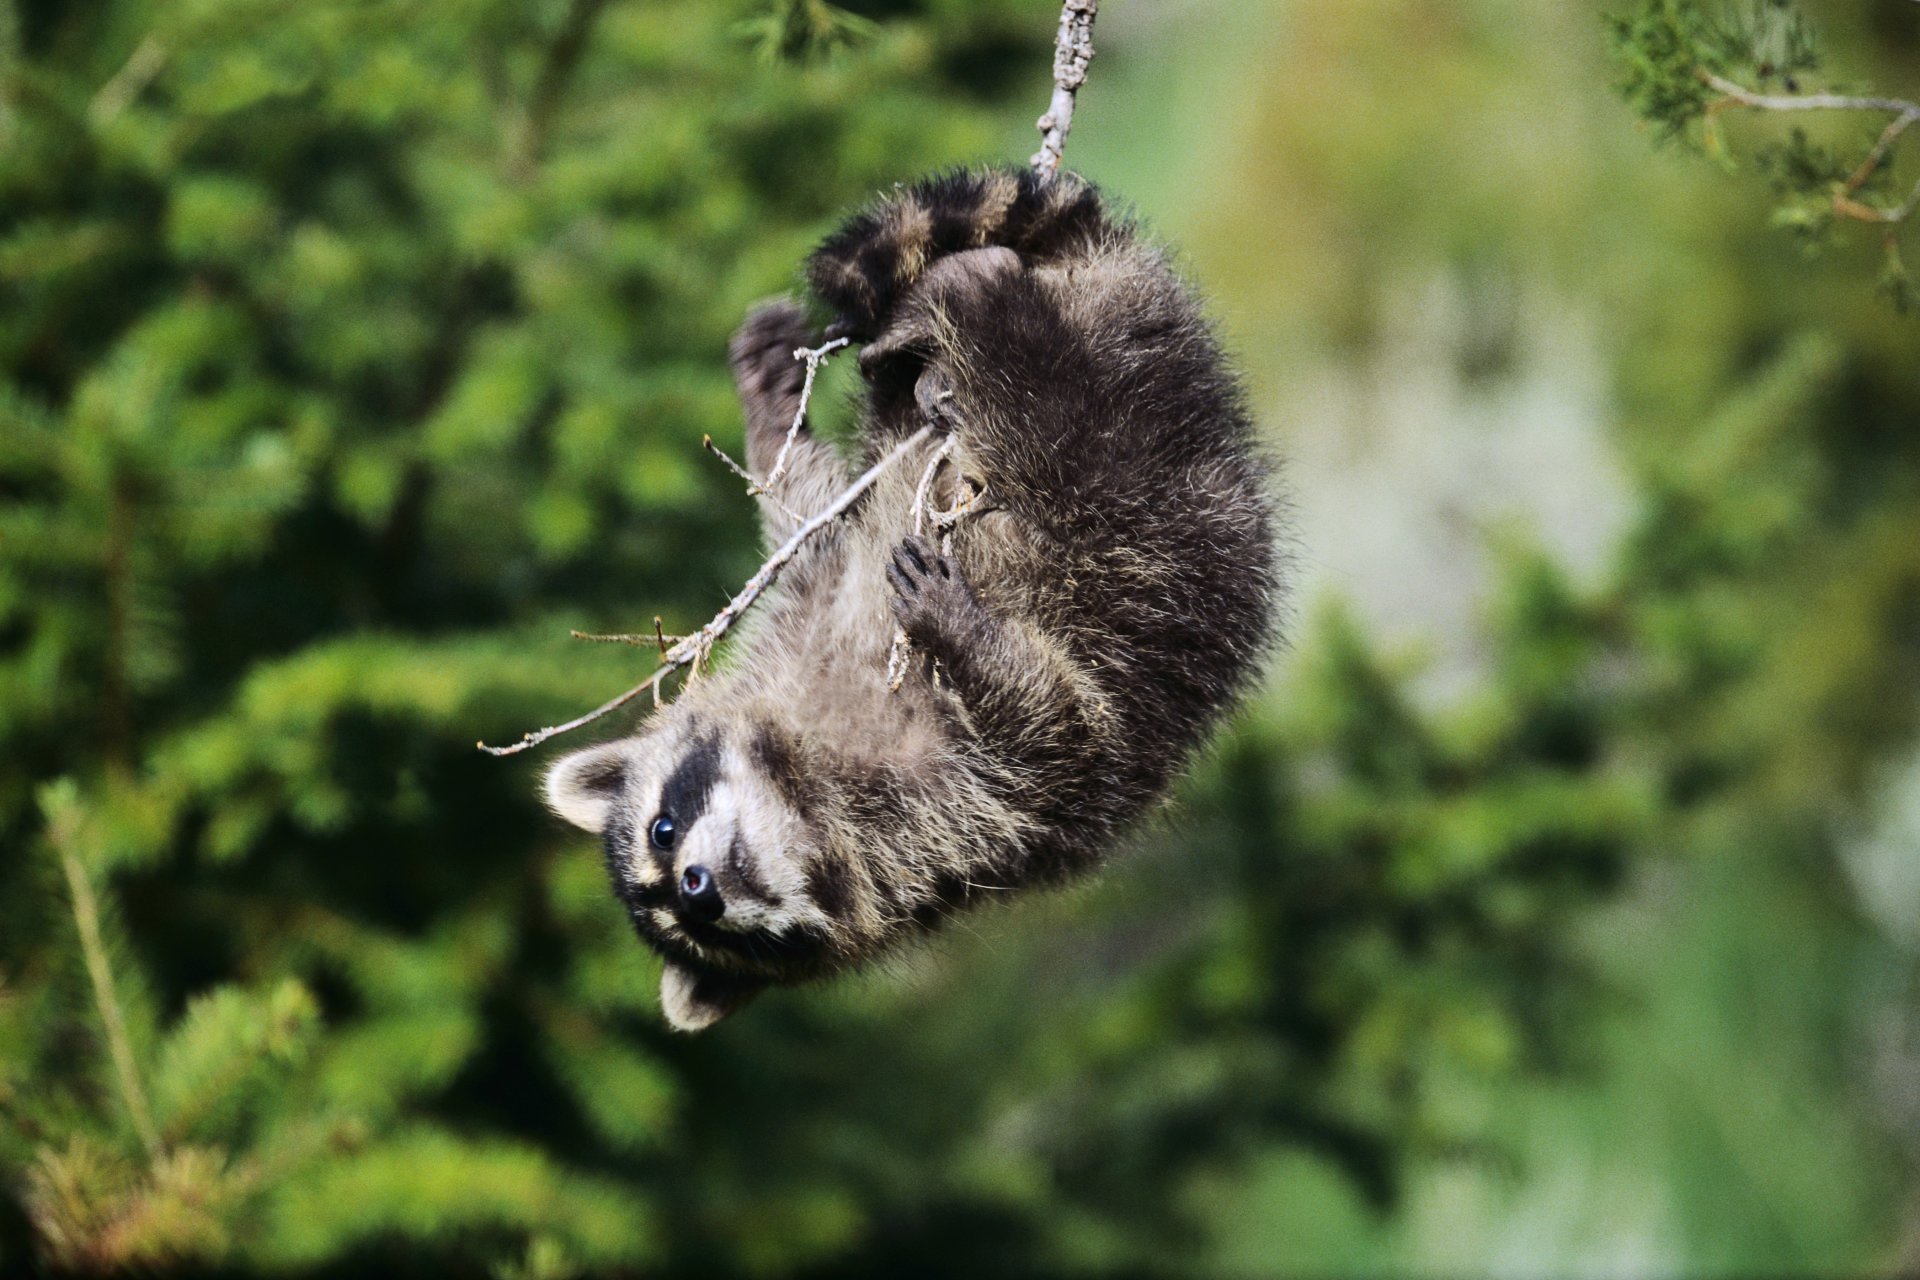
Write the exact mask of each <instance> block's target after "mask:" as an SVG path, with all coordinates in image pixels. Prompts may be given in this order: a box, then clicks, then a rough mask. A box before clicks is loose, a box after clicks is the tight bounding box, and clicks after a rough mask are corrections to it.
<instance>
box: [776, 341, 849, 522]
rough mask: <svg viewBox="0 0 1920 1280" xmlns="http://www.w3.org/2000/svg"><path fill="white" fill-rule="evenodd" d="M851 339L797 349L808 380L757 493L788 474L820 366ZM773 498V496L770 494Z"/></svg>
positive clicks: (794, 350) (794, 353)
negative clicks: (791, 421)
mask: <svg viewBox="0 0 1920 1280" xmlns="http://www.w3.org/2000/svg"><path fill="white" fill-rule="evenodd" d="M851 341H852V339H850V338H835V339H834V340H833V341H832V342H826V343H822V344H821V345H819V346H817V347H795V348H794V349H793V358H794V359H795V360H805V361H806V362H807V380H806V381H805V382H803V383H801V384H800V407H799V408H798V409H795V410H794V411H793V425H791V426H789V427H788V428H787V438H786V439H785V440H782V441H781V442H780V452H779V453H777V454H775V455H774V458H773V466H772V467H771V468H769V469H768V471H767V478H766V479H765V480H762V481H761V482H760V487H759V488H758V490H757V491H756V492H758V493H762V494H765V493H767V491H768V490H769V489H771V488H773V486H774V485H776V484H779V483H780V481H781V479H782V477H784V476H785V475H786V474H787V457H788V455H789V454H791V453H792V452H793V442H794V441H795V440H796V439H798V438H799V436H800V426H801V424H802V423H804V422H805V421H806V420H807V402H808V401H810V400H812V399H813V380H814V379H815V378H816V377H818V376H819V374H820V366H821V365H822V364H824V363H826V359H827V357H828V356H830V355H832V354H833V353H834V352H836V351H838V350H839V349H840V348H841V347H844V346H846V345H847V343H849V342H851ZM768 496H769V497H771V496H772V495H771V494H768Z"/></svg>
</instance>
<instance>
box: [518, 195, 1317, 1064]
mask: <svg viewBox="0 0 1920 1280" xmlns="http://www.w3.org/2000/svg"><path fill="white" fill-rule="evenodd" d="M807 277H808V279H809V281H810V283H811V285H812V288H813V290H814V292H815V293H816V294H817V295H818V296H819V298H820V299H821V300H822V301H824V303H825V304H826V306H827V307H828V308H829V309H830V312H831V313H832V314H835V315H836V316H837V319H836V320H835V321H834V323H833V324H832V326H830V328H829V330H828V332H830V333H840V334H845V335H847V336H849V337H851V338H853V339H855V340H856V341H859V342H860V343H862V344H863V347H862V350H861V352H860V357H859V363H860V367H861V371H862V373H863V375H864V378H865V382H866V389H865V394H864V405H863V414H862V426H861V431H860V436H859V447H860V450H861V451H862V453H863V459H862V461H863V462H864V463H865V464H871V463H872V462H873V461H874V460H876V459H877V458H879V457H881V456H882V455H884V454H885V453H886V452H887V451H888V450H890V449H892V448H893V447H895V446H896V445H898V444H899V442H900V441H901V440H903V439H905V438H907V437H909V436H911V435H912V434H913V433H914V432H915V431H916V430H918V429H919V428H920V427H921V426H923V425H926V424H928V423H932V424H933V425H934V426H935V427H937V429H938V433H939V435H940V436H943V437H945V438H946V439H947V440H949V441H950V442H951V443H950V445H949V449H950V452H949V453H948V455H947V457H946V458H945V459H944V461H938V462H937V463H936V465H935V466H933V467H932V468H931V469H930V468H929V465H928V464H929V463H930V462H933V461H935V460H934V459H933V451H934V450H935V448H936V443H935V442H934V440H933V439H931V438H930V439H929V440H928V441H927V442H925V443H924V444H923V446H921V447H920V448H919V449H918V451H917V453H916V454H912V455H909V457H908V458H907V459H905V460H903V461H902V463H901V464H899V465H896V466H893V467H892V468H890V469H889V470H887V471H886V472H885V473H884V474H883V475H882V477H881V478H880V479H879V480H878V481H877V482H876V483H875V485H874V486H873V487H872V488H871V489H870V490H868V491H867V493H866V494H865V495H864V497H863V498H862V500H861V502H860V504H859V505H858V506H856V507H855V508H853V509H852V510H851V511H850V512H849V513H848V514H847V515H846V516H845V517H844V518H842V519H841V520H839V521H837V522H835V523H834V524H833V525H831V526H829V527H828V528H826V529H825V530H823V531H821V532H820V533H819V534H818V535H816V536H815V537H814V538H812V539H811V540H810V541H809V542H808V543H806V544H805V546H804V549H803V550H802V552H801V553H800V555H799V556H798V557H797V558H796V559H794V560H793V561H792V562H791V563H790V564H789V565H788V567H787V569H786V571H785V573H784V575H783V577H782V578H781V580H780V581H779V583H778V585H777V587H776V589H775V591H774V592H772V593H770V594H769V596H768V597H766V598H765V599H764V600H763V601H762V603H761V606H760V607H759V609H758V610H757V611H756V612H755V613H754V614H753V615H751V616H750V617H749V618H748V619H747V620H746V621H745V622H744V623H743V624H742V628H741V634H740V636H739V638H738V639H736V640H735V642H734V652H733V655H732V656H733V659H734V660H733V661H732V662H731V663H729V664H728V665H727V666H726V667H725V668H723V669H722V670H720V671H718V672H716V673H714V674H712V675H709V676H707V677H704V678H702V679H701V680H699V681H697V682H694V683H692V684H690V685H689V686H688V687H687V688H686V689H685V690H684V691H683V692H682V693H681V694H680V696H679V697H678V698H677V699H675V700H674V701H673V702H672V703H670V704H669V705H668V706H667V707H665V708H664V709H663V710H660V711H657V712H655V713H654V714H653V715H652V717H651V718H650V719H649V720H648V721H647V722H646V723H645V724H644V726H643V727H642V728H641V730H640V732H638V733H636V734H635V735H633V736H631V737H627V738H622V739H619V740H617V741H613V742H608V743H605V744H603V745H600V746H596V747H591V748H588V749H586V750H583V751H580V752H578V753H576V754H573V755H570V756H568V757H566V758H565V759H562V760H561V761H559V762H558V763H557V764H556V765H555V766H554V767H553V768H552V769H551V771H550V772H549V774H548V775H547V779H546V795H547V799H548V802H549V804H550V805H551V806H552V808H553V809H554V810H555V811H556V812H557V813H558V814H559V815H560V816H562V817H563V818H565V819H567V820H569V821H571V822H573V823H575V824H577V825H578V826H580V827H582V828H584V829H585V830H587V831H591V832H595V833H598V834H599V835H600V836H601V837H602V839H603V841H604V845H605V851H606V864H607V871H608V874H609V876H610V877H611V880H612V884H613V892H614V895H615V896H616V897H617V898H618V899H619V900H620V902H621V903H623V904H624V906H625V908H626V910H627V912H628V914H629V915H630V917H631V918H632V921H633V925H634V927H635V929H636V930H637V931H638V932H639V934H640V936H641V938H643V939H644V940H645V941H646V942H647V943H648V944H650V945H651V946H652V947H653V948H654V949H655V950H657V951H658V952H659V953H660V954H661V956H662V957H663V958H664V960H665V970H664V976H663V978H662V983H661V1001H662V1006H663V1008H664V1010H665V1013H666V1016H667V1019H668V1021H669V1022H670V1024H671V1025H672V1026H674V1027H675V1028H677V1029H680V1030H683V1031H694V1030H699V1029H701V1028H704V1027H706V1026H708V1025H710V1024H712V1023H713V1022H715V1021H717V1020H719V1019H720V1018H722V1017H724V1016H726V1015H727V1014H728V1013H730V1012H732V1011H733V1010H735V1009H737V1008H738V1007H739V1006H740V1005H741V1004H743V1003H744V1002H745V1001H747V1000H748V999H750V998H752V997H753V996H754V995H755V994H756V993H757V992H759V991H760V990H762V989H763V988H764V987H766V986H767V985H768V984H770V983H791V982H800V981H805V980H809V979H814V978H819V977H823V976H826V975H829V974H832V973H835V972H838V971H842V970H844V969H847V968H848V967H850V966H854V965H857V964H859V963H860V962H862V961H865V960H867V959H869V958H871V957H873V956H874V955H876V954H877V953H879V952H881V951H883V950H885V949H886V948H888V947H889V946H891V945H893V944H896V943H898V942H900V941H902V940H903V939H906V938H909V937H912V936H916V935H920V934H923V933H926V932H928V931H930V930H933V929H934V928H936V927H937V926H938V925H939V924H940V923H941V921H943V920H944V919H946V918H947V917H949V916H950V915H952V914H953V913H955V912H957V911H960V910H962V909H964V908H967V907H969V906H971V905H973V904H975V903H977V902H980V901H982V900H984V899H996V900H997V899H1001V898H1004V897H1006V896H1007V891H1009V890H1019V889H1025V888H1028V887H1031V886H1036V885H1045V884H1053V883H1058V882H1061V881H1064V880H1067V879H1069V878H1071V877H1073V876H1076V875H1078V874H1080V873H1082V872H1084V871H1086V870H1087V869H1088V868H1090V867H1092V866H1093V865H1095V864H1096V863H1097V862H1098V861H1099V860H1100V858H1101V855H1102V853H1103V852H1104V851H1105V850H1107V849H1108V848H1109V847H1110V846H1111V845H1112V844H1113V843H1114V842H1115V839H1116V837H1117V836H1118V835H1119V834H1120V833H1121V831H1122V829H1123V828H1124V827H1125V826H1126V825H1127V824H1128V823H1129V822H1130V821H1131V820H1133V819H1135V818H1137V817H1138V816H1139V815H1141V813H1142V812H1143V811H1144V810H1146V809H1147V808H1148V807H1149V806H1150V805H1152V804H1153V803H1154V801H1155V800H1156V799H1158V798H1159V797H1161V796H1162V795H1163V793H1164V792H1165V790H1166V788H1167V786H1168V784H1169V782H1170V780H1171V779H1172V778H1173V777H1174V775H1175V774H1176V772H1177V771H1178V770H1179V769H1180V768H1181V767H1182V764H1183V762H1184V761H1185V759H1186V758H1187V756H1188V755H1189V754H1190V753H1191V752H1192V750H1193V749H1194V748H1195V747H1196V745H1197V744H1199V743H1200V741H1201V740H1202V738H1203V737H1204V736H1205V734H1206V733H1207V731H1208V730H1209V728H1210V727H1211V726H1213V725H1214V723H1215V722H1216V721H1217V720H1218V719H1219V717H1220V715H1221V713H1222V711H1223V710H1224V709H1225V708H1226V707H1227V706H1228V705H1229V704H1230V703H1231V701H1232V700H1233V698H1234V696H1235V695H1236V694H1237V693H1238V692H1239V691H1240V690H1242V689H1243V688H1244V687H1245V686H1246V684H1247V683H1248V681H1249V679H1250V678H1251V677H1252V676H1253V675H1254V674H1255V673H1256V671H1257V669H1258V666H1259V663H1260V659H1261V655H1262V654H1263V652H1264V651H1265V650H1266V649H1267V648H1268V647H1269V645H1270V642H1271V640H1272V639H1273V633H1274V620H1275V617H1276V601H1277V599H1278V596H1279V593H1280V588H1281V581H1280V578H1281V573H1280V563H1279V559H1278V557H1277V555H1276V547H1277V542H1276V537H1275V511H1274V504H1273V502H1272V500H1271V498H1270V491H1269V482H1270V474H1269V468H1268V466H1267V464H1266V462H1265V461H1264V459H1263V456H1262V455H1261V453H1260V451H1259V450H1258V449H1257V448H1256V446H1255V444H1254V441H1253V436H1252V430H1251V427H1250V425H1249V421H1248V417H1247V413H1246V411H1245V409H1244V407H1243V403H1242V396H1241V392H1240V390H1239V387H1238V385H1237V383H1236V381H1235V378H1234V376H1233V374H1232V373H1231V372H1230V370H1229V368H1228V365H1227V362H1226V361H1225V359H1223V357H1222V354H1221V351H1220V348H1219V345H1218V343H1217V342H1216V341H1215V339H1214V337H1213V335H1212V333H1211V331H1210V330H1209V328H1208V326H1207V324H1206V322H1205V321H1204V320H1203V318H1202V316H1201V314H1200V311H1199V308H1198V306H1197V305H1196V303H1195V300H1194V298H1193V296H1192V295H1191V294H1190V293H1189V292H1188V290H1187V289H1186V288H1185V287H1184V286H1183V285H1182V284H1181V282H1180V281H1179V280H1178V279H1177V278H1176V277H1175V275H1174V273H1173V272H1172V271H1171V270H1170V269H1169V267H1168V265H1167V263H1166V262H1165V260H1164V258H1163V256H1162V254H1161V253H1160V252H1159V251H1158V250H1156V249H1155V248H1154V247H1153V246H1152V245H1151V244H1150V243H1149V242H1148V241H1147V240H1146V239H1144V238H1143V236H1142V235H1141V233H1140V232H1139V231H1138V230H1137V229H1136V228H1135V227H1134V226H1133V225H1132V224H1131V223H1130V222H1129V221H1128V220H1127V219H1126V218H1124V217H1122V216H1120V215H1118V214H1116V213H1114V212H1113V211H1111V210H1110V209H1109V208H1108V207H1107V205H1106V204H1105V203H1104V202H1103V200H1102V198H1101V196H1100V194H1099V193H1098V192H1097V191H1096V189H1095V188H1094V187H1093V186H1091V185H1090V184H1088V183H1086V182H1085V181H1083V180H1081V179H1080V178H1078V177H1077V176H1075V175H1073V174H1070V173H1065V172H1063V173H1060V174H1058V175H1056V176H1055V177H1053V178H1052V179H1050V180H1043V179H1040V178H1038V177H1036V176H1035V175H1034V174H1032V173H1031V172H1028V171H1024V170H988V171H984V172H963V173H956V174H949V175H946V176H941V177H937V178H933V179H929V180H926V181H922V182H920V183H918V184H916V185H913V186H910V187H906V188H903V189H902V188H897V189H896V190H895V192H894V193H893V194H892V195H891V196H889V197H886V198H884V199H883V200H881V201H880V202H879V203H878V204H877V205H876V206H875V207H873V208H872V209H870V210H868V211H867V212H864V213H861V214H859V215H858V216H856V217H854V218H852V219H851V220H850V221H848V222H847V223H846V224H845V225H844V226H843V227H841V229H840V230H839V231H837V232H836V233H835V234H833V235H832V236H830V237H829V238H828V239H827V240H826V241H825V242H824V243H823V244H821V245H820V247H819V248H818V249H817V250H816V251H815V252H814V253H813V255H812V257H811V258H810V259H809V262H808V265H807ZM819 340H820V335H819V333H818V332H817V331H815V330H813V329H811V328H810V327H809V324H808V321H807V319H806V317H805V314H804V313H803V312H802V311H801V310H800V309H799V308H798V307H796V306H794V305H792V304H791V303H785V302H783V303H778V304H775V305H772V306H768V307H764V308H762V309H760V310H758V311H756V312H755V313H753V314H752V315H751V316H750V317H749V318H748V319H747V320H746V322H745V324H744V325H743V326H742V327H741V329H740V330H739V332H738V333H737V334H736V335H735V336H734V338H733V341H732V344H731V348H730V352H729V355H730V362H731V366H732V369H733V374H734V379H735V382H736V385H737V387H738V390H739V393H740V397H741V400H742V402H743V404H744V406H745V410H746V443H747V460H748V466H749V468H750V469H751V470H752V471H754V472H755V474H759V475H765V474H767V470H768V468H769V467H770V466H771V464H772V462H773V459H774V458H775V456H776V455H777V454H778V452H779V450H780V448H781V445H782V442H783V440H784V439H785V437H786V434H787V429H788V427H789V425H790V424H791V422H792V420H793V418H794V415H795V413H796V412H797V410H798V407H799V395H800V389H801V380H802V371H801V369H800V367H799V365H798V363H797V362H796V361H795V360H794V358H793V352H794V349H795V348H796V347H800V346H809V345H812V344H813V343H815V342H817V341H819ZM853 474H855V472H854V470H853V469H852V467H850V465H849V463H848V461H847V460H845V459H843V458H842V456H841V455H840V454H839V453H838V452H836V451H835V450H834V449H833V448H831V447H830V446H829V445H828V444H827V443H825V442H824V441H822V440H819V439H816V438H815V437H814V436H813V435H812V434H811V433H810V431H808V430H805V429H803V430H802V431H801V432H800V434H799V435H798V436H797V437H796V438H795V439H794V441H793V444H792V446H791V447H790V450H789V456H788V467H787V471H786V472H785V475H784V477H783V481H782V483H781V484H780V485H779V486H778V493H777V495H776V496H777V498H778V501H777V502H775V501H770V500H768V499H767V498H765V497H763V498H761V499H760V502H761V517H762V519H763V521H764V524H765V529H766V533H767V536H768V537H769V538H770V539H771V540H772V541H773V542H774V543H776V544H777V543H779V542H782V541H784V540H785V539H786V538H788V537H789V536H790V535H791V534H792V533H793V532H794V530H795V529H796V527H797V525H796V522H795V516H796V515H798V516H802V517H804V516H806V515H807V514H809V513H811V512H814V511H818V510H820V509H822V508H824V507H825V506H826V505H827V503H828V502H829V501H830V500H831V499H832V498H834V497H835V496H836V495H838V494H839V493H841V492H842V491H843V490H844V489H845V488H846V486H847V485H848V484H849V482H850V481H851V478H852V476H853ZM929 475H931V476H932V480H931V482H930V484H929V486H928V487H930V489H931V493H930V494H929V495H927V496H926V497H925V499H924V501H923V504H922V505H923V507H928V508H936V509H944V508H951V507H954V506H955V505H956V504H958V503H960V502H962V501H964V500H966V499H968V498H970V497H972V496H974V495H978V509H977V510H975V511H973V512H971V513H970V514H969V516H968V517H967V518H965V519H963V520H959V521H956V522H954V523H953V524H952V526H951V528H950V529H949V530H948V531H947V537H948V538H949V539H950V546H949V547H947V548H946V549H945V553H944V554H943V548H942V546H941V545H939V543H938V542H937V541H936V539H935V537H934V536H932V534H931V530H929V532H928V533H927V534H923V535H920V536H914V535H912V533H911V529H912V528H913V525H914V519H913V513H914V510H915V508H916V496H917V491H919V490H920V489H921V486H922V483H923V481H924V480H925V478H926V477H927V476H929ZM896 628H898V629H900V630H903V631H904V633H905V635H906V636H907V637H908V639H909V641H910V645H909V647H908V648H907V650H906V652H907V653H908V654H909V655H910V659H911V661H910V663H909V669H908V671H907V673H906V677H905V679H904V681H902V682H899V684H898V687H897V688H890V681H889V678H888V665H889V655H890V653H891V652H892V651H893V643H894V635H895V631H896Z"/></svg>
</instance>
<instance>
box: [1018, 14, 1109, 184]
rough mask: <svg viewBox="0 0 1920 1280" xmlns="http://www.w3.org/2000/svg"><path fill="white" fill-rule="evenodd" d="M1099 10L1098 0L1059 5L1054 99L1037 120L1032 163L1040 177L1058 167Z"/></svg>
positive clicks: (1090, 53) (1090, 52)
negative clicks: (1037, 146) (1037, 135)
mask: <svg viewBox="0 0 1920 1280" xmlns="http://www.w3.org/2000/svg"><path fill="white" fill-rule="evenodd" d="M1099 11H1100V0H1065V3H1063V4H1062V5H1061V6H1060V30H1059V33H1058V34H1057V35H1056V36H1055V37H1054V42H1053V100H1052V101H1051V102H1050V103H1048V104H1047V113H1046V114H1045V115H1043V116H1041V117H1040V119H1039V121H1038V123H1037V126H1036V127H1037V128H1038V129H1039V130H1040V150H1038V151H1037V152H1035V153H1034V156H1033V160H1032V162H1031V163H1032V164H1033V167H1034V170H1035V171H1036V172H1037V173H1039V175H1040V176H1041V177H1043V178H1051V177H1052V176H1053V175H1054V174H1055V173H1056V172H1057V171H1058V170H1059V168H1060V155H1061V152H1063V151H1064V150H1065V149H1066V145H1067V130H1068V129H1071V128H1072V127H1073V102H1074V95H1075V94H1077V93H1079V92H1080V86H1081V85H1083V84H1085V83H1086V82H1087V64H1088V63H1090V62H1092V61H1093V19H1094V15H1096V14H1097V13H1099Z"/></svg>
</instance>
